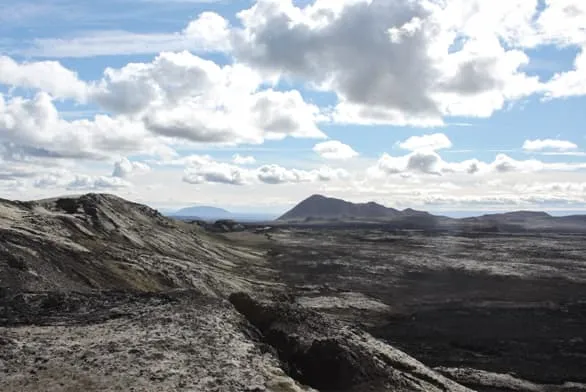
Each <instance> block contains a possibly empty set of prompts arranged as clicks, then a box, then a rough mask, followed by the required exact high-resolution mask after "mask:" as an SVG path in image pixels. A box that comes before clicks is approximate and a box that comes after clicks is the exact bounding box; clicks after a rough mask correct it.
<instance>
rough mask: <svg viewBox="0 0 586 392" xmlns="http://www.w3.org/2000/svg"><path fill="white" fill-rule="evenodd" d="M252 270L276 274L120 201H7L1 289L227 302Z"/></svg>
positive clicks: (2, 217) (0, 246) (249, 256)
mask: <svg viewBox="0 0 586 392" xmlns="http://www.w3.org/2000/svg"><path fill="white" fill-rule="evenodd" d="M251 266H254V267H255V268H256V269H257V270H258V271H259V272H261V273H262V272H263V271H265V272H266V274H268V275H270V270H268V269H267V268H266V266H265V262H264V260H263V259H262V258H261V257H260V256H259V255H258V254H255V253H253V252H250V251H248V250H247V249H242V248H241V249H239V248H237V247H236V246H234V245H230V246H227V245H225V244H224V243H222V242H221V241H218V239H217V238H215V237H213V234H210V233H207V232H206V231H205V230H203V229H202V228H200V227H199V226H197V225H193V224H188V223H186V222H181V221H177V220H173V219H169V218H166V217H164V216H162V215H161V214H159V213H158V212H157V211H156V210H154V209H151V208H149V207H147V206H144V205H140V204H136V203H132V202H129V201H126V200H123V199H121V198H118V197H116V196H112V195H103V194H88V195H84V196H80V197H70V198H57V199H50V200H41V201H35V202H26V203H23V202H10V201H0V287H6V288H11V289H14V290H23V291H92V290H139V291H166V290H171V289H197V290H200V291H202V292H206V293H208V294H210V295H217V294H225V295H227V294H229V293H230V292H233V291H235V290H245V291H246V290H250V288H251V279H250V277H249V276H247V277H246V278H244V277H243V275H244V274H241V269H242V268H245V269H247V268H250V267H251ZM257 283H259V285H255V290H258V288H259V287H262V283H261V282H257Z"/></svg>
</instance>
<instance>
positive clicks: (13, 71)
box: [0, 56, 88, 102]
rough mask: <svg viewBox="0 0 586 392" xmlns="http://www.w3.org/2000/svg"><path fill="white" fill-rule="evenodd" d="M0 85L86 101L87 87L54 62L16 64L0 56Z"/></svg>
mask: <svg viewBox="0 0 586 392" xmlns="http://www.w3.org/2000/svg"><path fill="white" fill-rule="evenodd" d="M0 84H5V85H8V86H15V87H25V88H30V89H35V90H42V91H44V92H46V93H49V94H51V95H53V96H55V97H58V98H71V99H75V100H77V101H80V102H84V101H85V100H86V96H87V93H88V86H87V84H86V83H85V82H83V81H81V80H79V78H78V76H77V73H75V72H73V71H71V70H69V69H67V68H65V67H63V66H62V65H61V64H60V63H58V62H56V61H40V62H29V63H17V62H16V61H14V60H13V59H11V58H10V57H7V56H0Z"/></svg>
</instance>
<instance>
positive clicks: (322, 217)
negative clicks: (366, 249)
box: [277, 195, 586, 233]
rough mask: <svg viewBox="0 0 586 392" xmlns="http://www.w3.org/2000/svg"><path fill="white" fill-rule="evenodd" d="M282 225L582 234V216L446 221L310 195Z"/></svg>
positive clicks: (535, 214)
mask: <svg viewBox="0 0 586 392" xmlns="http://www.w3.org/2000/svg"><path fill="white" fill-rule="evenodd" d="M277 221H278V222H279V223H285V224H310V225H345V224H385V225H389V226H391V227H394V228H397V229H421V230H457V231H468V230H469V231H488V232H539V231H556V232H558V231H559V232H576V233H584V232H586V215H572V216H563V217H554V216H551V215H549V214H548V213H546V212H539V211H514V212H506V213H501V214H488V215H482V216H478V217H472V218H461V219H457V218H449V217H446V216H437V215H432V214H430V213H428V212H424V211H416V210H413V209H410V208H408V209H406V210H403V211H400V210H397V209H394V208H388V207H385V206H383V205H381V204H377V203H374V202H370V203H351V202H348V201H345V200H341V199H335V198H330V197H325V196H322V195H313V196H311V197H309V198H307V199H305V200H303V201H302V202H300V203H299V204H297V205H296V206H295V207H293V208H292V209H291V210H290V211H288V212H287V213H285V214H284V215H282V216H281V217H279V218H278V219H277Z"/></svg>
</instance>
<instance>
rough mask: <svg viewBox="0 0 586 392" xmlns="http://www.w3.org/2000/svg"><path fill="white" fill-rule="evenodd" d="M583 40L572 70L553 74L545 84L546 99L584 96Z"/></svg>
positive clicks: (585, 56)
mask: <svg viewBox="0 0 586 392" xmlns="http://www.w3.org/2000/svg"><path fill="white" fill-rule="evenodd" d="M585 17H586V13H585ZM585 35H586V33H585ZM584 40H585V41H584V42H585V43H584V44H583V46H582V49H581V51H580V53H579V54H578V55H577V56H576V59H575V60H574V69H573V70H571V71H566V72H560V73H557V74H555V75H554V76H553V78H552V79H551V80H550V81H548V82H547V83H546V84H545V90H546V97H547V98H549V99H552V98H564V97H573V96H582V95H586V38H585V39H584Z"/></svg>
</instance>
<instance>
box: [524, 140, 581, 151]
mask: <svg viewBox="0 0 586 392" xmlns="http://www.w3.org/2000/svg"><path fill="white" fill-rule="evenodd" d="M577 148H578V146H577V145H576V143H573V142H570V141H567V140H557V139H536V140H525V143H524V144H523V150H525V151H544V150H553V151H569V150H575V149H577Z"/></svg>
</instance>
